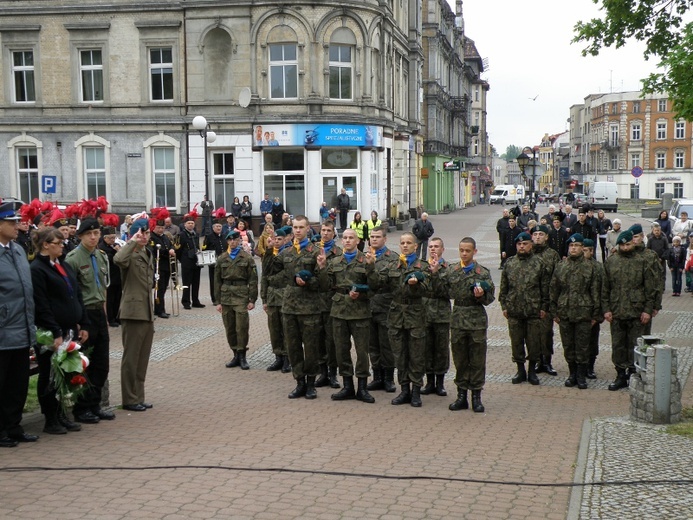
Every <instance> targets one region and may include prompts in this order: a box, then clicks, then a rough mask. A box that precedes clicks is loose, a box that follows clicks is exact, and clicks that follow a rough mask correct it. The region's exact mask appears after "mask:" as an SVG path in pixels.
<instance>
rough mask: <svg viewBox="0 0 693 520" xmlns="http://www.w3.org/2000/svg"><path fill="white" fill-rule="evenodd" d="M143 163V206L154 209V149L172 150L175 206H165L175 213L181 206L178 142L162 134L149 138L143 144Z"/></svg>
mask: <svg viewBox="0 0 693 520" xmlns="http://www.w3.org/2000/svg"><path fill="white" fill-rule="evenodd" d="M143 147H144V161H145V162H144V163H145V172H144V175H145V204H146V206H147V208H148V209H151V208H154V207H156V186H155V183H156V178H155V171H154V148H173V167H174V172H175V173H174V177H175V180H176V181H175V182H176V197H175V198H176V200H175V206H167V208H168V209H169V210H174V211H177V210H178V208H180V206H181V174H180V172H181V166H180V141H177V140H176V139H174V138H173V137H170V136H168V135H166V134H164V133H163V132H159V133H158V135H155V136H153V137H150V138H149V139H147V140H146V141H145V142H144V143H143Z"/></svg>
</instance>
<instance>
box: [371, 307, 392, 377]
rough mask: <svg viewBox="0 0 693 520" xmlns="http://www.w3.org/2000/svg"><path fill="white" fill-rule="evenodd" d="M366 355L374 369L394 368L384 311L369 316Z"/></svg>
mask: <svg viewBox="0 0 693 520" xmlns="http://www.w3.org/2000/svg"><path fill="white" fill-rule="evenodd" d="M368 355H369V356H370V358H371V366H372V367H373V370H374V371H375V369H376V368H395V354H394V353H393V352H392V345H391V344H390V335H389V333H388V328H387V314H386V313H377V314H376V313H374V314H373V317H372V318H371V333H370V339H369V340H368Z"/></svg>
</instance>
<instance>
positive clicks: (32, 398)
mask: <svg viewBox="0 0 693 520" xmlns="http://www.w3.org/2000/svg"><path fill="white" fill-rule="evenodd" d="M36 383H38V374H36V375H33V376H31V377H30V378H29V393H28V394H27V396H26V403H24V413H31V412H35V411H37V410H38V408H39V403H38V395H37V394H36Z"/></svg>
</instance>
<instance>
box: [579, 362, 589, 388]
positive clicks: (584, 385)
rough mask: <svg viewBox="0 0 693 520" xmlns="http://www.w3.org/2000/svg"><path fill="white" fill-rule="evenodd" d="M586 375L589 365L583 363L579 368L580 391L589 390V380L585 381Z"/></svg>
mask: <svg viewBox="0 0 693 520" xmlns="http://www.w3.org/2000/svg"><path fill="white" fill-rule="evenodd" d="M585 374H587V365H585V364H583V363H581V364H579V365H578V366H577V387H578V388H579V389H580V390H584V389H585V388H587V379H585Z"/></svg>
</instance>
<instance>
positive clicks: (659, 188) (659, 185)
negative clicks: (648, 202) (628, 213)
mask: <svg viewBox="0 0 693 520" xmlns="http://www.w3.org/2000/svg"><path fill="white" fill-rule="evenodd" d="M654 189H655V199H661V198H662V195H663V194H664V183H663V182H655V185H654Z"/></svg>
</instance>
